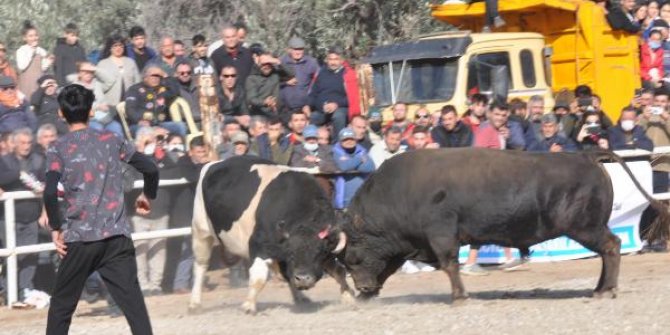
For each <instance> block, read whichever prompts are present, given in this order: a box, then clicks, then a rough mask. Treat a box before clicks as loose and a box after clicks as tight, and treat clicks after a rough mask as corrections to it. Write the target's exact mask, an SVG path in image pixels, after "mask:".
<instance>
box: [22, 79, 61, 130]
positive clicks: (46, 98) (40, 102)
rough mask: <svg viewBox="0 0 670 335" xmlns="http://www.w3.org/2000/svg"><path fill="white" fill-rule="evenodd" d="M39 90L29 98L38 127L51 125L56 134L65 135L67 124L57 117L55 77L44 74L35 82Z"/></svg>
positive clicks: (56, 84) (56, 83) (56, 85)
mask: <svg viewBox="0 0 670 335" xmlns="http://www.w3.org/2000/svg"><path fill="white" fill-rule="evenodd" d="M37 85H38V86H39V88H38V89H37V90H36V91H35V93H33V95H32V96H31V97H30V105H32V106H33V110H34V112H35V115H36V116H37V125H38V127H39V126H41V125H43V124H47V123H50V124H53V125H54V126H56V129H58V134H59V135H63V134H67V132H68V126H67V124H66V123H65V122H64V121H63V120H62V119H61V118H60V117H59V116H58V109H59V108H60V107H59V106H58V101H57V100H56V98H57V97H58V82H56V77H54V76H53V75H50V74H45V75H43V76H42V77H40V78H39V79H38V80H37Z"/></svg>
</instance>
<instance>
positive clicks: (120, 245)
mask: <svg viewBox="0 0 670 335" xmlns="http://www.w3.org/2000/svg"><path fill="white" fill-rule="evenodd" d="M94 271H98V273H99V274H100V276H101V277H102V280H104V281H105V284H107V289H108V290H109V293H110V294H111V295H112V297H113V298H114V300H115V301H116V302H117V304H118V305H119V307H120V308H121V310H122V311H123V314H124V315H125V316H126V320H128V324H129V325H130V329H131V331H132V333H133V334H135V335H146V334H152V332H151V322H150V321H149V314H148V313H147V308H146V306H145V305H144V297H143V296H142V290H141V289H140V285H139V283H138V281H137V263H136V262H135V247H134V246H133V241H132V240H131V239H130V238H128V237H125V236H115V237H112V238H109V239H106V240H102V241H96V242H75V243H68V244H67V255H66V256H65V257H64V258H63V261H62V262H61V264H60V267H59V268H58V272H57V274H56V282H55V284H54V288H53V294H52V296H51V306H50V307H49V317H48V321H47V335H49V334H67V333H68V330H69V328H70V322H71V321H72V313H74V311H75V309H76V308H77V302H78V301H79V297H80V296H81V291H82V290H83V288H84V283H85V282H86V279H87V278H88V277H89V276H90V275H91V273H93V272H94Z"/></svg>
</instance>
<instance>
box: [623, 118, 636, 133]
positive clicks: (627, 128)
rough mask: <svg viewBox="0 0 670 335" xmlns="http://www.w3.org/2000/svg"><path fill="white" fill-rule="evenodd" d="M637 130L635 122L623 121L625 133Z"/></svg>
mask: <svg viewBox="0 0 670 335" xmlns="http://www.w3.org/2000/svg"><path fill="white" fill-rule="evenodd" d="M633 128H635V121H633V120H623V121H621V129H623V130H624V131H631V130H633Z"/></svg>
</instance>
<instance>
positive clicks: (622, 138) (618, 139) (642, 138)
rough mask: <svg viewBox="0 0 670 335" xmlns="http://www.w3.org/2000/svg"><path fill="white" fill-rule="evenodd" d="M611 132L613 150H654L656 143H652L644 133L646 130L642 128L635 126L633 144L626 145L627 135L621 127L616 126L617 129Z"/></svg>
mask: <svg viewBox="0 0 670 335" xmlns="http://www.w3.org/2000/svg"><path fill="white" fill-rule="evenodd" d="M608 131H609V134H608V135H609V141H610V149H611V150H626V149H643V150H647V151H653V150H654V143H652V142H651V140H650V139H649V137H647V135H646V134H645V133H644V129H642V127H640V126H635V128H633V138H632V142H628V143H626V134H625V133H624V131H623V129H621V125H616V127H611V128H609V129H608Z"/></svg>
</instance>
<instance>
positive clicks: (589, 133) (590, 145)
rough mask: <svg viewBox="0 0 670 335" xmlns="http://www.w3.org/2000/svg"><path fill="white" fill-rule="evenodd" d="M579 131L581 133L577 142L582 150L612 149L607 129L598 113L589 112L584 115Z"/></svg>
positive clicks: (578, 134) (578, 127)
mask: <svg viewBox="0 0 670 335" xmlns="http://www.w3.org/2000/svg"><path fill="white" fill-rule="evenodd" d="M577 129H579V132H578V133H577V137H576V138H575V140H576V142H577V144H578V145H579V147H580V148H581V149H582V150H584V151H592V150H609V149H610V146H609V139H608V137H607V127H606V126H605V125H603V120H602V118H601V117H600V114H599V113H598V112H596V111H587V112H586V113H584V115H583V116H582V121H581V122H580V123H579V124H578V126H577Z"/></svg>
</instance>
